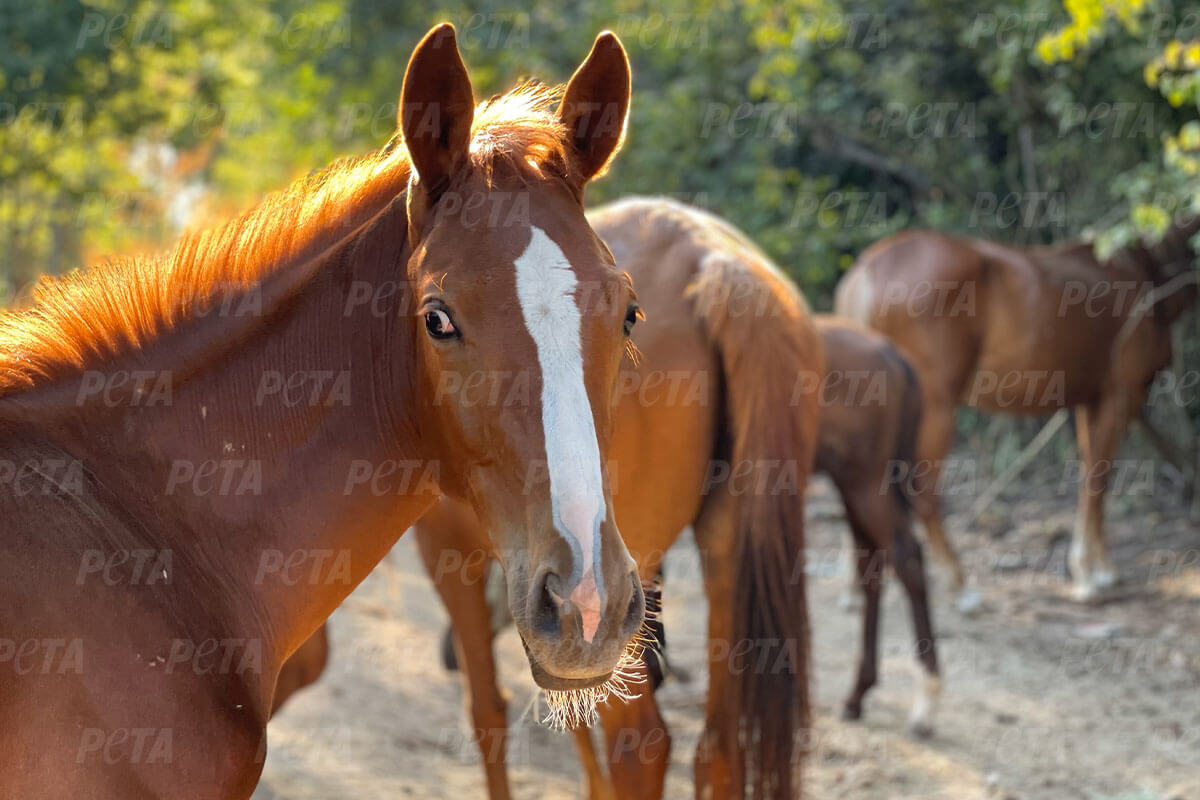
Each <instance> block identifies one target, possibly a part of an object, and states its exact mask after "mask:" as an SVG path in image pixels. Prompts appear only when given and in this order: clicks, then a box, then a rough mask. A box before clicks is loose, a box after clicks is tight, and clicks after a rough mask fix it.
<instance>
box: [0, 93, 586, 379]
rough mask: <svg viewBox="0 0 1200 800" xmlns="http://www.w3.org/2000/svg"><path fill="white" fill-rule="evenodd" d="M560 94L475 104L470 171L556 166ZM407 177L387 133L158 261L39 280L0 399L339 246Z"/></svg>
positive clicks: (7, 332)
mask: <svg viewBox="0 0 1200 800" xmlns="http://www.w3.org/2000/svg"><path fill="white" fill-rule="evenodd" d="M560 97H561V89H559V88H552V87H548V86H544V85H542V84H539V83H536V82H526V83H523V84H521V85H519V86H518V87H517V88H515V89H513V90H512V91H509V92H507V93H505V94H501V95H497V96H495V97H492V98H491V99H489V100H486V101H484V102H483V103H480V104H479V106H478V107H477V108H476V111H475V118H474V122H473V124H472V131H471V132H472V140H471V148H470V158H471V164H472V166H473V167H475V168H478V169H480V170H482V172H483V174H485V175H489V176H490V175H491V173H492V169H493V168H494V166H495V165H496V164H497V162H500V161H506V162H511V163H514V164H517V165H518V166H520V167H523V168H529V167H533V168H535V169H536V168H538V167H539V165H543V164H549V163H563V162H565V160H566V153H567V149H568V136H567V134H566V130H565V128H564V126H563V125H562V123H561V122H560V121H559V119H558V116H557V114H555V113H554V111H553V110H552V109H553V107H554V106H555V105H556V103H557V102H558V100H559V98H560ZM410 172H411V167H410V161H409V156H408V151H407V149H406V148H405V147H404V143H403V139H402V137H401V135H400V134H399V133H397V134H396V135H395V136H393V137H392V139H391V140H390V141H389V142H388V143H387V144H386V145H384V146H383V147H382V148H380V149H379V150H376V151H373V152H371V153H368V154H366V155H362V156H357V157H351V158H344V159H340V160H338V161H335V162H333V163H332V164H330V165H329V166H327V167H325V168H324V169H321V170H317V171H315V172H313V173H310V174H309V175H308V176H306V177H304V178H301V179H300V180H298V181H296V182H294V183H293V184H291V185H290V186H288V187H287V188H285V189H283V190H280V191H277V192H275V193H273V194H271V195H269V196H268V197H267V198H266V199H264V200H263V201H262V202H261V203H260V204H259V205H257V206H256V207H254V208H251V209H250V210H248V211H245V212H243V213H242V214H240V215H238V216H236V217H234V218H233V219H231V220H229V221H227V222H224V223H222V224H219V225H216V226H215V227H212V228H207V229H201V230H196V231H191V232H187V233H185V234H183V235H182V236H181V237H180V239H179V240H178V241H177V242H176V244H175V245H174V247H172V248H171V249H170V250H169V251H167V252H166V253H164V254H161V255H159V256H153V257H132V258H123V259H114V260H109V261H106V262H102V263H100V264H97V265H95V266H92V267H90V268H87V269H81V270H75V271H73V272H70V273H67V274H66V275H63V276H60V277H49V276H44V277H42V278H41V279H40V280H39V281H38V283H37V285H36V286H35V287H34V290H33V293H32V299H31V302H30V303H29V304H28V306H27V307H25V308H23V309H19V310H14V311H8V312H0V397H2V396H4V395H7V394H11V393H14V392H17V391H21V390H25V389H30V388H33V387H35V386H38V385H40V384H42V383H44V382H49V381H53V380H56V379H59V378H62V377H64V376H65V375H68V374H75V373H78V372H81V371H83V370H86V369H88V368H89V367H93V366H95V365H98V364H101V363H104V362H106V361H109V360H111V359H113V358H115V357H117V356H120V355H122V354H125V353H128V352H131V351H136V350H139V349H141V348H143V347H145V346H146V345H147V344H149V343H150V342H152V341H154V340H155V339H157V338H159V337H161V336H162V335H163V334H164V333H166V332H167V331H170V330H172V329H174V328H177V327H178V326H180V325H181V324H183V323H185V322H187V321H189V320H191V319H194V318H196V317H198V316H201V315H202V314H203V313H204V312H205V311H207V310H208V309H210V308H212V307H213V306H214V305H215V304H217V303H219V302H222V301H225V300H228V299H229V297H230V295H235V296H236V295H240V294H244V293H246V292H247V291H249V290H251V289H252V287H254V286H255V285H257V284H259V283H261V282H262V281H263V280H264V279H265V278H266V277H267V276H269V275H271V274H273V273H276V272H279V271H280V270H282V269H284V268H286V267H287V266H288V265H291V264H296V263H302V262H304V261H305V260H307V259H310V258H313V257H315V256H317V255H318V254H320V253H322V252H324V251H325V250H326V249H328V248H329V247H331V246H332V245H333V244H335V243H336V242H338V241H340V240H342V239H343V238H345V237H346V236H348V235H349V234H350V233H351V232H352V231H353V230H354V229H355V228H357V227H358V225H360V224H362V223H363V222H365V221H366V220H367V219H369V217H370V216H371V215H373V214H374V213H376V212H377V211H378V210H379V209H380V208H382V207H383V206H384V205H385V204H386V203H387V202H389V201H390V200H392V199H393V198H395V197H396V196H398V195H400V194H401V193H403V192H404V191H405V190H406V188H407V185H408V180H409V177H410Z"/></svg>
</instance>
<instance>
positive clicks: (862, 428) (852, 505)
mask: <svg viewBox="0 0 1200 800" xmlns="http://www.w3.org/2000/svg"><path fill="white" fill-rule="evenodd" d="M817 329H818V330H819V331H820V332H821V341H822V342H823V343H824V346H825V366H826V377H825V380H824V381H823V382H822V384H821V392H820V399H821V432H820V437H819V439H818V440H817V459H816V471H817V472H823V473H825V474H826V475H828V476H829V477H830V479H831V480H832V481H833V484H834V486H836V487H837V490H838V494H839V495H841V498H842V503H843V505H844V506H845V508H846V521H847V523H848V524H849V526H850V533H851V536H852V539H853V542H854V549H853V554H854V558H853V563H854V572H853V576H854V579H855V588H856V589H857V590H859V591H861V592H862V593H863V597H864V600H865V602H864V605H863V633H862V653H861V656H860V658H859V666H858V678H857V680H856V681H855V684H854V689H853V691H852V692H851V694H850V696H849V697H848V698H846V702H845V706H844V714H845V716H846V717H847V718H849V719H858V718H859V717H860V716H862V700H863V696H864V695H865V694H866V693H867V691H868V690H869V689H870V688H871V687H872V686H874V685H875V681H876V679H877V675H878V673H877V667H878V660H879V653H878V645H879V600H880V590H881V589H882V579H883V573H884V568H885V567H886V566H887V565H889V564H890V565H891V566H892V568H893V569H894V571H895V573H896V577H897V578H899V580H900V583H901V585H903V586H904V591H905V593H906V594H907V595H908V602H909V607H910V610H911V612H912V624H913V635H914V636H915V638H916V645H917V660H918V662H919V664H920V667H921V670H920V672H921V677H920V687H919V689H918V691H917V696H916V700H915V702H914V704H913V708H912V712H911V713H910V714H909V719H908V724H909V729H910V730H911V731H912V732H913V733H914V734H916V735H917V736H928V735H930V734H931V733H932V731H933V711H934V704H935V703H936V702H937V698H938V695H939V694H940V693H941V678H940V677H939V672H938V663H937V649H936V645H935V641H934V635H933V622H932V620H931V619H930V612H929V597H928V592H927V591H926V586H925V562H924V556H923V554H922V552H921V545H920V543H919V542H918V541H917V539H916V537H915V536H914V535H913V528H912V509H911V504H910V500H909V496H908V492H907V482H906V481H905V480H904V478H905V477H906V476H907V475H908V474H909V472H910V471H911V469H912V466H913V460H914V455H915V451H916V436H917V431H918V430H919V428H920V425H921V387H920V384H919V382H918V380H917V376H916V373H915V372H914V371H913V368H912V366H911V365H910V364H909V363H908V361H906V360H905V359H904V357H903V356H901V355H900V353H898V352H897V351H896V348H895V347H893V346H892V345H891V343H890V342H888V340H887V339H885V338H884V337H883V336H880V335H879V334H877V333H875V332H874V331H871V330H869V329H867V328H863V327H861V326H859V325H856V324H855V323H853V322H850V321H849V320H845V319H842V318H839V317H834V316H818V317H817Z"/></svg>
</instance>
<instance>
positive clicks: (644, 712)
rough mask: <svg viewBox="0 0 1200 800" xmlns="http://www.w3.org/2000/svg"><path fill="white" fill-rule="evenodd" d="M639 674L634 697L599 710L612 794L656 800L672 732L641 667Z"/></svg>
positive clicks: (632, 799) (633, 799) (627, 799)
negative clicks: (640, 677) (640, 680)
mask: <svg viewBox="0 0 1200 800" xmlns="http://www.w3.org/2000/svg"><path fill="white" fill-rule="evenodd" d="M642 676H643V682H642V683H640V684H638V685H637V687H638V694H637V696H636V697H633V698H631V699H630V700H628V701H627V702H620V701H616V702H611V703H609V704H608V705H606V706H604V707H603V708H601V710H600V721H601V723H602V724H603V725H604V736H605V745H606V747H607V748H608V772H609V775H610V776H611V777H612V787H613V790H614V795H613V796H614V797H616V798H620V800H659V798H661V797H662V796H663V790H664V787H665V785H666V780H667V767H668V766H669V765H670V762H671V735H670V734H669V733H668V732H667V723H666V721H665V720H664V719H663V718H662V714H661V713H659V709H658V702H657V701H656V700H655V699H654V689H653V688H652V685H651V682H650V680H649V679H648V678H646V676H645V668H644V667H643V668H642Z"/></svg>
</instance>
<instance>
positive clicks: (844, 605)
mask: <svg viewBox="0 0 1200 800" xmlns="http://www.w3.org/2000/svg"><path fill="white" fill-rule="evenodd" d="M840 559H841V562H842V565H841V572H842V574H841V579H842V580H843V581H844V583H843V584H842V591H841V592H839V593H838V607H839V608H841V609H842V610H843V611H858V610H860V609H861V608H862V584H861V583H860V582H859V580H858V548H857V547H855V545H854V537H853V536H850V537H849V538H848V539H844V540H843V543H842V552H841V556H840Z"/></svg>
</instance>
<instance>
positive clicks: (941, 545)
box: [912, 398, 980, 613]
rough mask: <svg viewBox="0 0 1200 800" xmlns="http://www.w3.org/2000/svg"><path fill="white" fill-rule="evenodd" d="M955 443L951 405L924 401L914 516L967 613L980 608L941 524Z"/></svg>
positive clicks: (929, 400)
mask: <svg viewBox="0 0 1200 800" xmlns="http://www.w3.org/2000/svg"><path fill="white" fill-rule="evenodd" d="M953 442H954V403H953V402H952V401H943V400H938V399H935V398H926V405H925V413H924V415H923V416H922V418H921V433H920V436H919V437H918V442H917V453H918V456H917V459H918V460H917V465H918V467H919V468H921V469H922V470H924V474H922V475H921V477H920V480H919V481H917V482H916V485H914V486H913V487H912V488H913V502H914V505H915V506H916V509H917V515H918V516H919V517H920V518H921V522H922V524H924V526H925V535H926V540H927V541H928V543H929V548H930V550H931V551H932V552H933V557H934V558H935V559H936V560H937V561H938V563H939V564H941V565H942V568H943V569H944V570H946V571H947V572H948V573H949V577H950V588H951V590H952V591H953V592H954V593H955V594H956V595H958V607H959V610H961V611H962V612H964V613H970V612H972V611H974V610H976V609H977V608H978V607H979V601H980V598H979V595H978V593H977V592H975V591H974V590H973V589H971V588H969V587H967V585H966V578H965V575H964V573H963V567H962V563H961V562H960V561H959V559H958V555H957V554H956V553H955V552H954V549H953V548H952V547H951V546H950V542H949V540H947V538H946V529H945V527H944V525H943V523H942V507H941V506H942V501H941V491H942V487H941V485H940V484H941V479H942V470H943V468H944V466H945V460H946V456H947V455H948V454H949V452H950V445H951V444H952V443H953Z"/></svg>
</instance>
